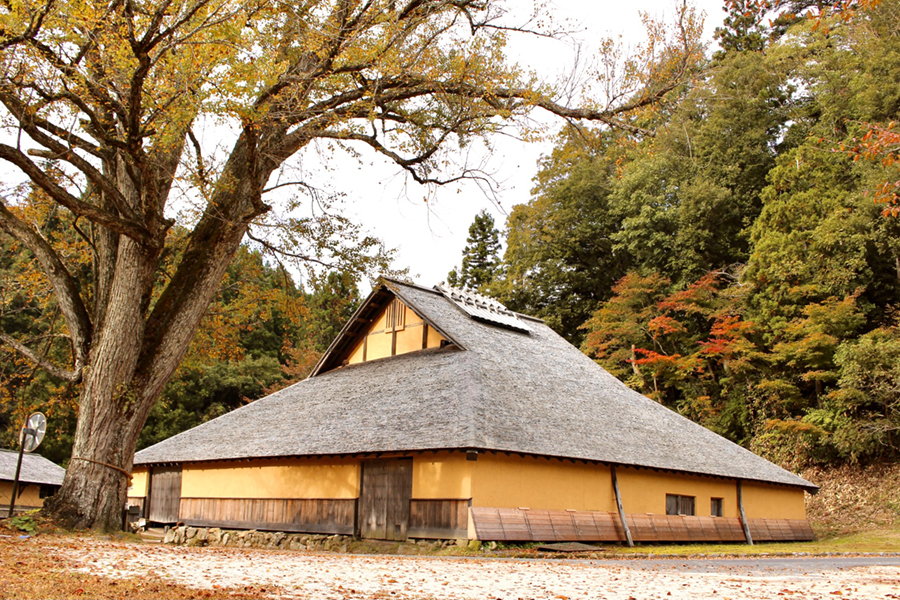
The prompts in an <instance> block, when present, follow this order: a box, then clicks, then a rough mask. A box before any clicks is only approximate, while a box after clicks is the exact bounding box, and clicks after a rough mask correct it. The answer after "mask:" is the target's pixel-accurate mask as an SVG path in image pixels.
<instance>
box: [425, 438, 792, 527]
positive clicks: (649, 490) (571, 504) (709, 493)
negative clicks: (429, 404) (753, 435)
mask: <svg viewBox="0 0 900 600" xmlns="http://www.w3.org/2000/svg"><path fill="white" fill-rule="evenodd" d="M462 459H463V460H464V457H463V458H462ZM469 464H471V465H474V467H470V468H471V479H472V484H471V489H472V506H485V507H497V508H520V507H526V508H532V509H546V510H565V509H574V510H596V511H607V512H614V511H616V510H617V508H616V497H615V492H614V491H613V487H612V477H611V474H610V471H609V468H608V467H605V466H603V465H586V464H582V463H572V462H569V461H560V460H557V459H550V460H547V459H544V458H534V457H521V456H506V455H499V454H489V453H487V454H479V455H478V460H477V461H476V462H471V463H469ZM616 476H617V478H618V480H619V491H620V493H621V494H622V505H623V508H624V509H625V512H626V513H627V514H645V513H651V514H658V515H664V514H666V494H679V495H683V496H693V497H694V499H695V500H694V514H695V515H696V516H709V515H710V500H711V499H712V498H722V499H723V507H722V516H723V517H737V516H739V515H738V506H737V482H736V481H735V480H733V479H720V478H716V477H706V476H702V475H685V474H676V473H666V472H662V471H655V470H652V469H637V468H632V467H618V468H617V469H616ZM413 481H414V483H413V486H414V488H415V477H414V479H413ZM743 496H744V512H745V514H746V515H747V518H748V519H754V518H770V519H805V518H806V513H805V508H804V493H803V490H802V489H800V488H795V487H788V486H778V485H767V484H763V483H748V482H744V483H743ZM448 497H449V496H448ZM460 497H463V496H460Z"/></svg>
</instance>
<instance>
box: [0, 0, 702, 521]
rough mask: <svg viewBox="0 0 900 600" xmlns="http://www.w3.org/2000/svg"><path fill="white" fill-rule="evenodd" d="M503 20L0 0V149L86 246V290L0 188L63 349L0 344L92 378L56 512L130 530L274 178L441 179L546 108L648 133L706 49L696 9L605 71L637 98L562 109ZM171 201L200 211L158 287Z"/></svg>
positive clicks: (413, 7)
mask: <svg viewBox="0 0 900 600" xmlns="http://www.w3.org/2000/svg"><path fill="white" fill-rule="evenodd" d="M503 16H504V15H503V12H502V11H501V10H500V7H499V5H497V4H496V3H495V2H493V1H492V0H294V1H292V2H285V1H283V0H107V1H104V0H78V1H75V0H39V1H32V0H0V72H2V77H0V103H2V106H3V109H2V111H0V118H2V119H3V126H4V127H5V131H6V132H7V134H6V135H5V136H4V138H3V139H0V159H2V160H3V161H5V163H6V164H7V165H11V166H12V167H13V168H15V169H17V170H18V171H19V172H20V173H21V174H24V176H25V177H26V178H27V180H28V181H29V186H28V187H29V189H30V190H32V191H34V190H37V191H38V192H39V193H41V194H42V195H43V196H44V197H47V198H50V199H51V200H52V202H54V203H56V204H57V205H58V209H59V210H63V211H68V212H69V213H71V216H72V218H71V219H70V221H69V222H71V223H72V226H73V227H74V228H76V229H77V232H78V234H79V235H80V236H82V238H83V239H84V240H85V241H86V242H87V243H88V244H89V246H90V248H91V252H92V253H93V261H92V263H93V274H92V276H91V278H90V285H89V286H86V285H84V284H83V283H82V282H81V280H79V279H77V278H76V277H75V276H73V273H72V272H71V269H70V266H69V265H68V264H67V258H66V256H64V254H63V253H61V252H59V251H58V249H57V248H56V247H55V246H54V244H53V243H51V240H49V239H48V238H47V237H46V236H45V235H44V234H43V232H42V230H41V229H40V228H39V227H37V226H36V225H35V224H34V223H32V222H30V221H29V220H28V219H27V218H26V217H25V216H24V213H23V211H22V210H21V207H22V200H21V198H22V197H24V195H25V192H23V195H22V196H19V197H17V196H15V195H14V194H6V195H5V196H4V197H2V198H0V229H2V231H4V232H5V233H6V234H8V235H9V236H11V237H12V238H14V239H15V240H16V241H17V242H18V245H19V247H20V248H21V249H22V251H27V252H30V253H31V255H32V256H33V257H34V259H36V261H37V262H39V264H40V266H41V269H42V271H43V273H44V275H45V276H46V280H47V281H48V283H49V286H50V287H51V288H52V291H53V293H54V294H55V297H56V304H57V306H58V311H59V313H60V314H61V315H62V317H63V318H64V321H65V325H66V327H65V334H66V336H67V338H68V340H69V348H70V350H69V356H70V358H69V360H68V363H67V364H62V363H61V362H60V361H56V362H53V361H51V360H50V359H48V358H47V355H46V354H44V353H41V352H39V351H38V350H37V349H36V348H35V347H33V346H31V345H29V343H28V342H29V341H28V340H26V339H22V337H21V336H19V337H17V336H14V335H11V334H8V333H3V332H0V342H2V343H5V344H6V345H8V346H10V347H12V348H14V349H15V350H17V351H18V352H20V353H21V354H22V355H24V356H25V357H27V358H28V359H29V360H31V361H33V362H34V363H36V364H37V365H40V366H41V367H43V368H45V369H46V370H47V371H49V372H50V373H51V374H52V375H54V376H55V377H58V378H60V379H62V380H66V381H68V382H71V383H72V384H73V385H78V386H80V400H79V415H78V425H77V431H76V437H75V442H74V448H73V454H72V458H71V462H70V463H69V468H68V472H67V474H66V478H65V482H64V484H63V486H62V489H61V490H60V491H59V492H58V493H57V495H56V496H55V498H54V499H53V501H52V503H51V504H50V505H49V510H51V511H52V512H53V513H55V514H56V515H57V516H59V517H62V518H64V519H65V520H66V521H67V522H69V523H70V524H71V525H74V526H76V527H92V528H101V529H111V528H117V527H119V526H120V524H121V522H120V521H121V509H122V507H123V505H124V502H125V494H126V490H127V486H128V476H127V474H128V472H129V471H130V470H131V466H132V460H133V456H134V448H135V443H136V440H137V438H138V434H139V433H140V430H141V428H142V427H143V425H144V422H145V420H146V417H147V414H148V412H149V410H150V408H151V406H152V405H153V403H154V402H155V401H156V399H157V398H158V397H159V395H160V392H161V391H162V389H163V386H164V385H165V384H166V382H167V381H168V380H169V378H170V377H171V375H172V374H173V372H174V370H175V369H176V367H177V366H178V364H179V361H180V360H181V359H182V357H183V356H184V354H185V351H186V349H187V348H188V346H189V344H190V341H191V338H192V336H193V335H194V332H195V330H196V328H197V326H198V323H199V321H200V319H201V317H202V316H203V314H204V312H205V311H206V309H207V306H208V304H209V302H210V300H211V298H212V297H213V296H214V294H215V293H216V290H217V288H218V286H219V285H220V281H221V279H222V276H223V273H224V271H225V268H226V266H227V265H228V264H229V261H230V260H231V258H232V257H233V256H234V254H235V252H236V251H237V249H238V247H239V245H240V243H241V241H242V239H244V237H245V235H247V233H248V230H249V228H250V227H251V226H252V225H253V224H254V223H258V222H259V221H260V219H264V218H268V217H267V216H266V215H267V213H269V212H270V210H271V208H272V207H270V206H269V205H268V204H267V202H266V201H265V198H266V196H265V195H264V194H265V192H266V189H267V187H266V186H267V185H269V186H271V182H270V179H272V176H273V173H276V172H277V171H278V170H279V169H281V168H283V165H285V163H286V161H288V160H289V159H290V158H291V157H292V156H295V155H297V154H298V153H300V152H301V151H302V150H303V149H304V148H305V147H307V146H308V145H309V144H310V143H311V142H313V141H314V140H331V141H333V142H334V143H337V144H342V145H345V146H354V147H356V148H368V149H370V150H371V151H374V152H377V153H380V154H382V155H384V156H386V157H388V158H389V159H390V160H392V161H394V162H395V163H396V164H397V165H399V167H401V168H402V169H404V170H405V171H406V172H407V173H408V176H410V177H412V178H414V179H415V180H416V181H418V182H424V183H439V182H440V181H441V174H440V173H441V171H440V165H441V164H442V163H443V161H444V160H445V159H446V154H445V153H446V151H447V150H448V149H450V150H452V149H453V148H457V147H459V145H460V144H462V143H466V142H467V141H468V140H469V139H470V138H472V137H473V136H484V135H489V134H490V133H491V132H493V131H496V130H497V129H498V128H499V127H501V126H502V125H503V124H504V122H509V120H511V119H515V118H517V117H519V116H522V115H524V114H526V113H527V112H528V111H529V110H531V109H533V108H535V107H539V108H541V109H544V110H546V111H549V112H550V113H554V114H556V115H559V116H560V117H563V118H565V119H570V120H579V119H589V120H593V121H598V122H601V123H605V124H607V125H608V126H610V127H619V128H625V129H626V130H628V131H631V132H633V133H635V134H640V133H645V132H643V130H642V129H641V127H640V126H639V125H638V124H636V122H635V121H634V119H633V118H632V115H633V114H634V113H635V111H639V110H641V109H642V108H643V107H647V106H650V105H651V104H653V103H654V102H656V101H658V100H659V99H660V98H661V97H662V96H663V95H664V94H665V93H667V92H668V91H670V90H672V89H674V88H675V87H676V86H678V85H679V84H680V83H681V82H682V81H683V79H684V77H685V75H686V73H687V72H688V70H689V66H690V64H691V63H692V61H694V60H696V57H697V56H698V55H699V52H698V47H697V43H696V39H697V37H698V36H697V34H698V25H697V23H696V22H695V21H694V20H692V17H691V14H690V11H687V10H685V11H682V13H681V19H680V20H679V21H678V23H677V25H676V27H675V28H674V29H672V30H671V31H672V32H674V35H673V36H672V37H671V38H669V40H668V42H663V41H662V40H661V39H656V40H652V42H651V43H650V44H649V45H646V46H644V49H645V53H644V54H643V55H642V56H641V57H639V58H638V62H631V63H629V64H622V65H620V67H622V68H621V69H620V70H619V71H618V74H617V73H616V72H615V70H614V69H613V66H614V65H613V64H612V62H609V61H607V62H606V63H603V64H604V65H605V66H606V67H607V68H608V71H607V75H608V77H607V83H610V82H614V81H616V80H618V79H619V78H620V77H622V78H623V79H621V80H619V83H623V82H624V83H625V84H626V86H625V87H626V88H627V89H626V91H625V92H623V91H622V89H623V88H622V87H617V88H616V89H617V92H616V93H614V94H610V95H609V96H608V97H607V98H605V99H604V100H603V102H597V103H595V104H588V105H584V106H582V107H569V106H565V105H564V104H563V103H562V102H560V101H558V100H555V99H554V95H553V93H554V91H553V90H552V89H547V88H542V87H540V86H539V85H537V84H536V83H535V82H534V80H533V79H532V78H531V76H529V75H527V74H525V73H523V71H522V70H521V69H519V68H518V67H516V66H515V65H512V64H510V63H509V62H508V61H507V60H506V57H505V56H504V52H503V49H504V42H505V40H506V37H507V36H508V35H510V33H511V31H510V30H511V28H510V27H508V26H507V25H505V24H504V23H503ZM512 29H515V28H512ZM654 31H655V33H656V34H659V33H660V30H658V29H657V30H654ZM608 56H609V57H613V58H614V57H615V53H610V54H609V55H608ZM629 86H630V87H629ZM610 89H611V88H610ZM213 122H215V123H220V124H221V126H222V131H229V130H230V131H234V132H235V135H234V139H233V143H231V144H230V146H229V147H230V150H228V151H226V152H225V154H224V157H223V158H222V160H221V161H219V162H216V161H214V160H210V159H209V157H208V153H207V154H206V156H205V155H204V149H203V147H202V146H203V144H201V142H200V139H199V138H200V137H202V136H198V135H196V132H195V131H194V129H195V128H196V127H198V126H200V125H204V124H207V125H208V124H209V123H213ZM229 126H230V129H229ZM7 172H10V171H7ZM464 174H465V173H464V172H463V175H464ZM448 178H450V179H452V178H453V177H452V176H450V177H448ZM176 201H179V202H184V203H186V204H187V205H189V206H194V207H198V209H197V211H196V214H195V216H194V219H193V221H192V222H191V223H190V226H191V231H190V234H189V236H188V241H187V245H186V248H185V249H184V251H183V253H181V254H180V255H179V260H178V262H177V264H176V265H175V267H174V269H173V270H171V272H169V273H167V275H166V277H161V272H162V270H161V260H162V259H161V257H162V255H163V251H164V248H165V246H166V240H167V235H168V234H169V232H170V228H172V226H173V224H174V222H175V221H174V219H173V218H171V216H170V215H172V214H174V211H173V209H172V207H171V206H168V205H170V204H172V203H173V202H176ZM167 206H168V212H167ZM288 237H290V235H288ZM263 243H267V244H268V243H270V242H263Z"/></svg>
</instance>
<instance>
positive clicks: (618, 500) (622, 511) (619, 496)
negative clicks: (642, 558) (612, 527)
mask: <svg viewBox="0 0 900 600" xmlns="http://www.w3.org/2000/svg"><path fill="white" fill-rule="evenodd" d="M609 472H610V473H612V484H613V491H615V492H616V507H618V509H619V520H620V521H621V522H622V529H624V530H625V541H626V542H627V543H628V547H629V548H633V547H634V540H632V539H631V530H630V529H629V528H628V521H627V520H626V519H625V509H624V508H622V494H620V493H619V479H618V478H617V477H616V467H615V466H611V467H610V468H609Z"/></svg>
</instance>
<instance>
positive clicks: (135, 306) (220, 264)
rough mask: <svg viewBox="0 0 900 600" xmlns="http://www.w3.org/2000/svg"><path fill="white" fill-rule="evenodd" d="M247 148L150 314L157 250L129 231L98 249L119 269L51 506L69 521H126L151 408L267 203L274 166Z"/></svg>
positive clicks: (83, 524)
mask: <svg viewBox="0 0 900 600" xmlns="http://www.w3.org/2000/svg"><path fill="white" fill-rule="evenodd" d="M245 147H246V146H245V141H244V140H240V141H239V142H238V143H237V144H236V147H235V149H234V152H233V153H232V157H233V159H235V160H232V161H230V162H229V168H227V169H226V176H224V177H223V178H222V181H224V182H226V183H225V184H224V185H223V186H222V189H223V191H222V192H221V193H220V194H217V197H216V198H214V201H213V202H212V203H211V204H212V206H213V208H211V209H209V210H208V211H207V214H206V215H204V217H203V218H202V219H201V220H200V222H199V223H198V224H197V226H196V227H195V229H194V231H193V233H192V234H191V237H190V241H189V242H188V247H187V249H186V251H185V254H184V256H183V257H182V260H181V262H180V263H179V267H178V270H177V271H176V273H175V275H174V276H173V277H172V279H171V280H170V281H169V284H168V285H167V287H166V291H165V292H164V293H163V294H162V296H161V297H160V298H159V299H157V301H156V304H155V306H154V307H153V310H152V312H151V311H150V309H149V306H150V296H151V293H152V289H153V283H154V277H155V276H156V274H157V272H158V266H159V265H158V263H159V259H160V254H161V250H160V249H156V248H148V247H147V246H145V245H142V244H140V243H138V242H136V241H134V240H132V239H131V238H127V237H124V236H120V237H119V238H118V241H117V243H115V245H113V244H112V243H109V242H107V243H105V244H103V245H102V246H101V248H103V247H106V248H115V249H116V250H117V252H116V254H115V257H114V258H112V257H104V256H103V255H102V253H103V252H104V251H103V250H101V256H100V257H99V261H100V263H101V267H100V268H101V269H103V270H106V271H108V272H110V273H113V274H114V275H113V277H112V279H111V281H110V282H109V283H108V284H107V288H108V289H107V291H106V292H105V294H106V301H105V304H106V306H105V307H104V308H103V309H102V315H103V317H102V325H101V326H100V327H99V328H98V329H96V330H95V333H94V340H93V345H92V348H91V354H90V360H89V362H88V366H87V368H85V371H84V378H83V380H84V387H83V388H82V394H81V398H80V403H79V407H80V414H79V418H78V426H77V428H76V431H75V443H74V447H73V450H72V458H71V460H70V463H69V468H68V470H67V472H66V477H65V480H64V482H63V485H62V487H61V488H60V490H59V491H58V492H57V493H56V495H55V496H54V497H53V498H52V499H51V500H50V501H49V502H48V503H47V504H46V505H45V510H46V511H47V512H48V513H50V514H52V515H53V516H55V517H56V518H58V519H60V520H62V521H63V523H64V524H66V525H68V526H70V527H74V528H91V529H100V530H107V531H114V530H120V529H121V528H122V525H123V523H122V516H123V509H124V507H125V503H126V500H127V491H128V486H129V479H130V476H129V473H130V472H131V468H132V465H133V461H134V452H135V446H136V445H137V439H138V436H139V435H140V432H141V429H142V428H143V426H144V423H145V421H146V420H147V416H148V415H149V413H150V409H151V408H152V406H153V404H154V403H155V402H156V400H157V399H158V398H159V396H160V394H161V393H162V391H163V388H164V386H165V384H166V383H167V382H168V381H169V379H170V378H171V376H172V374H173V373H174V372H175V370H176V369H177V368H178V365H179V364H180V362H181V359H182V358H183V357H184V354H185V353H186V352H187V349H188V347H189V345H190V340H191V339H192V338H193V336H194V333H195V332H196V330H197V327H198V326H199V324H200V321H201V319H202V318H203V315H204V314H205V312H206V310H207V307H208V306H209V303H210V302H211V301H212V299H213V297H214V296H215V293H216V291H217V290H218V288H219V285H220V284H221V281H222V278H223V277H224V275H225V271H226V269H227V267H228V265H229V264H230V262H231V259H232V258H233V257H234V255H235V253H236V252H237V250H238V248H239V247H240V243H241V240H242V239H243V237H244V234H245V233H246V231H247V227H248V226H249V223H250V221H251V220H252V219H253V218H254V217H256V216H258V215H259V214H261V213H262V212H264V211H265V210H266V209H267V207H266V206H265V205H263V204H262V203H261V202H259V193H260V190H261V189H262V186H263V185H264V183H265V181H267V180H268V177H269V175H270V173H271V169H270V168H266V169H265V170H264V171H263V172H261V173H260V172H258V170H248V167H247V166H248V163H252V162H253V161H248V160H246V156H245V152H246V150H245ZM273 168H274V167H273ZM234 181H236V182H238V183H237V184H236V185H231V184H230V183H229V182H234ZM106 252H108V250H106ZM104 259H106V260H104ZM107 261H108V262H112V263H113V265H114V268H108V267H109V265H108V264H106V262H107ZM102 279H103V278H102V277H101V278H100V280H101V281H102ZM112 490H114V491H115V493H111V491H112Z"/></svg>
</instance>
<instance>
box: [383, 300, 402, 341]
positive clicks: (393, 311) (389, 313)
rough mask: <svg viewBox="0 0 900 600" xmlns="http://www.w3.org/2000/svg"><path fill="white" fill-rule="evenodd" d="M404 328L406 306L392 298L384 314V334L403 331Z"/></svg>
mask: <svg viewBox="0 0 900 600" xmlns="http://www.w3.org/2000/svg"><path fill="white" fill-rule="evenodd" d="M405 328H406V306H405V305H404V304H403V303H402V302H400V301H399V300H398V299H396V298H394V299H393V300H392V301H391V303H390V304H388V307H387V310H385V313H384V332H385V333H391V332H393V331H403V330H404V329H405Z"/></svg>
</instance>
